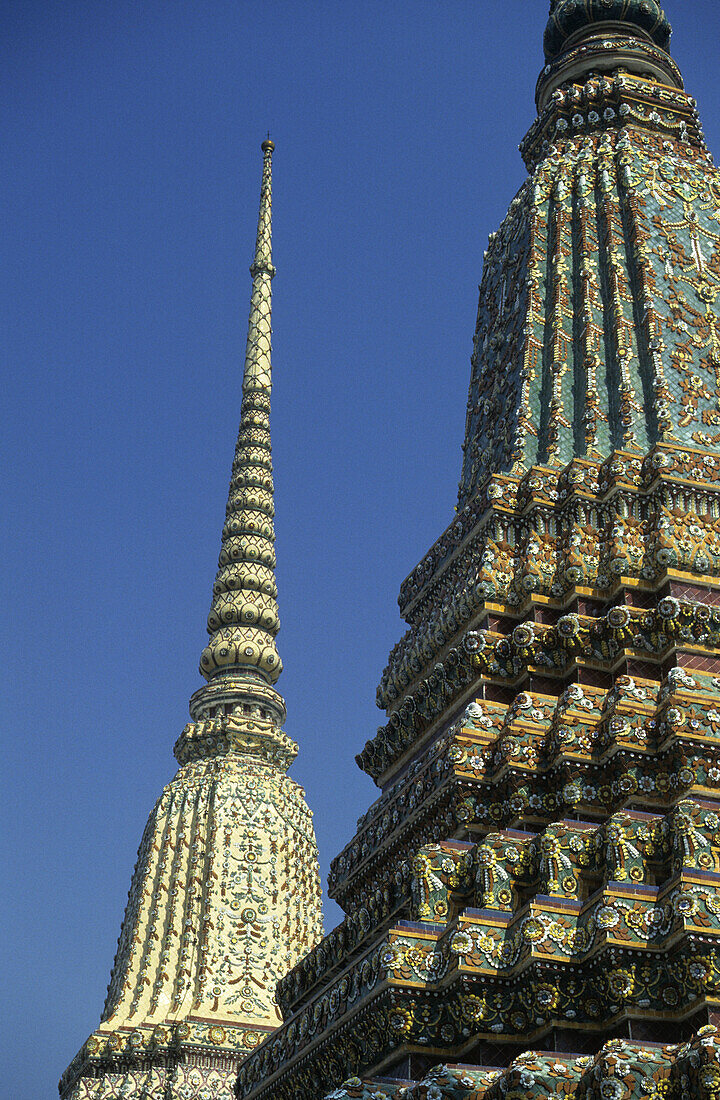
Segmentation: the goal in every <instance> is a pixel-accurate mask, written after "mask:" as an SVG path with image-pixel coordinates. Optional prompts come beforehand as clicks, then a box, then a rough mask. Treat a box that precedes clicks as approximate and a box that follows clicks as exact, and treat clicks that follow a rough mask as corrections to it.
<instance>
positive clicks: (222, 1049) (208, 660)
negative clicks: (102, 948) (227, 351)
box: [60, 140, 322, 1100]
mask: <svg viewBox="0 0 720 1100" xmlns="http://www.w3.org/2000/svg"><path fill="white" fill-rule="evenodd" d="M262 148H263V155H264V163H263V175H262V190H261V198H260V217H259V222H258V234H257V246H256V249H255V259H254V261H253V264H252V267H251V268H250V272H251V275H252V280H253V283H252V298H251V304H250V322H249V326H248V339H247V351H246V356H245V371H244V377H243V385H242V409H241V420H240V432H239V435H238V441H237V447H236V449H235V459H234V462H233V466H232V475H231V480H230V492H229V498H228V504H227V510H226V518H225V525H224V527H223V531H222V544H221V549H220V562H219V568H218V573H217V577H216V579H215V585H214V588H213V600H212V607H211V610H210V615H209V618H208V633H209V634H210V640H209V643H208V645H207V647H206V648H205V649H204V650H203V652H202V656H201V658H200V671H201V673H202V674H203V676H204V677H205V678H206V680H207V683H206V684H205V685H204V686H203V687H201V688H200V689H199V691H196V692H195V694H194V695H193V696H192V698H191V700H190V715H191V718H192V721H191V722H190V723H189V724H188V725H187V726H186V727H185V729H184V730H183V731H182V734H181V736H180V738H179V740H178V741H177V744H176V745H175V756H176V757H177V760H178V763H179V765H180V770H179V771H178V773H177V775H176V776H175V778H174V779H173V780H172V782H171V783H169V784H168V786H167V787H166V788H165V790H164V791H163V793H162V795H161V796H160V799H159V800H158V802H157V804H156V806H155V808H154V809H153V811H152V813H151V815H150V820H149V821H148V823H147V826H146V829H145V833H144V835H143V838H142V842H141V844H140V850H139V853H138V860H137V865H136V867H135V873H134V875H133V879H132V885H131V887H130V895H129V898H128V904H127V909H126V911H125V919H124V921H123V925H122V931H121V933H120V939H119V941H118V949H117V955H116V957H115V965H114V967H113V971H112V976H111V979H110V985H109V987H108V995H107V1000H106V1002H105V1010H104V1012H103V1016H102V1021H101V1023H100V1026H99V1027H98V1028H97V1030H96V1031H95V1032H94V1033H93V1034H92V1035H91V1036H90V1038H89V1039H88V1040H87V1042H86V1043H85V1044H84V1046H83V1047H82V1049H81V1050H80V1052H79V1054H78V1055H77V1057H76V1058H75V1059H74V1061H73V1062H72V1063H71V1065H70V1066H69V1068H68V1069H67V1070H66V1072H65V1074H64V1075H63V1078H62V1080H61V1082H60V1095H61V1097H62V1100H110V1097H123V1098H133V1100H194V1098H197V1100H200V1098H202V1100H229V1098H230V1097H232V1095H233V1094H232V1087H233V1084H234V1081H235V1077H236V1073H237V1066H238V1064H239V1062H240V1061H241V1060H242V1058H243V1057H244V1056H245V1055H246V1054H247V1053H248V1052H249V1051H250V1050H252V1049H253V1048H254V1047H255V1046H257V1044H258V1043H260V1042H261V1041H262V1040H263V1038H265V1036H266V1035H267V1034H268V1032H271V1031H272V1030H273V1029H274V1028H276V1027H277V1026H278V1023H279V1022H280V1015H279V1012H278V1007H277V1002H276V997H275V990H276V986H277V983H278V980H279V979H280V978H281V977H282V976H283V975H284V974H285V973H286V972H287V971H288V970H290V968H291V967H292V966H293V965H294V964H295V963H296V962H297V961H298V959H300V958H301V957H302V956H303V955H304V954H305V953H306V952H307V951H308V950H309V949H310V948H311V947H313V945H314V944H315V943H316V942H317V940H318V939H319V937H320V935H321V933H322V925H321V899H320V880H319V873H318V863H317V845H316V843H315V835H314V832H313V826H312V818H311V814H310V811H309V810H308V808H307V806H306V804H305V799H304V795H303V791H302V789H301V788H300V787H299V786H298V785H297V783H295V782H294V781H293V780H292V779H290V778H289V776H288V775H287V774H286V772H287V768H288V766H289V765H290V764H291V763H292V761H293V759H294V758H295V755H296V753H297V745H296V744H295V743H294V742H293V741H292V740H291V739H290V738H289V737H288V736H287V734H285V733H284V732H283V730H282V725H283V722H284V720H285V704H284V701H283V699H282V696H281V695H280V694H279V693H278V691H277V688H276V686H275V685H276V682H277V679H278V677H279V675H280V671H281V667H282V665H281V661H280V658H279V656H278V652H277V649H276V646H275V636H276V634H277V632H278V630H279V628H280V621H279V618H278V607H277V603H276V597H277V589H276V585H275V548H274V543H275V534H274V530H273V514H274V508H273V479H272V462H271V450H270V427H269V416H270V391H271V364H270V342H271V327H270V307H271V281H272V278H273V275H274V274H275V269H274V267H273V264H272V251H271V203H272V198H271V190H272V188H271V160H272V152H273V143H272V142H271V141H269V140H268V141H265V142H263V146H262Z"/></svg>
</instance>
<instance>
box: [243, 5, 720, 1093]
mask: <svg viewBox="0 0 720 1100" xmlns="http://www.w3.org/2000/svg"><path fill="white" fill-rule="evenodd" d="M669 37H670V27H669V24H668V22H667V19H666V18H665V16H664V13H663V12H662V10H661V9H660V7H659V5H658V4H657V3H656V2H655V0H554V2H553V4H552V7H551V13H550V24H549V27H548V32H547V35H546V51H547V55H546V66H545V68H544V70H543V72H542V73H541V75H540V79H539V81H538V86H537V107H538V115H537V118H536V120H535V122H534V123H533V125H532V126H531V128H530V130H529V132H528V134H527V136H526V137H525V139H524V141H523V143H522V145H521V152H522V155H523V157H524V159H525V163H526V165H527V167H528V172H529V178H528V180H527V181H526V183H525V184H524V185H523V187H521V189H520V191H519V192H518V194H517V196H516V198H515V199H514V200H513V202H512V203H511V205H510V209H509V211H508V215H507V217H506V219H505V221H504V222H503V224H502V226H501V228H500V230H499V231H498V232H497V233H496V234H493V236H492V237H491V238H490V244H489V248H488V251H487V253H486V256H485V263H484V270H483V276H482V282H481V286H480V295H479V306H478V315H477V325H476V330H475V340H474V349H473V356H472V369H471V382H470V391H469V400H468V408H467V421H466V433H465V444H464V461H463V469H462V478H461V482H460V487H459V489H460V491H459V499H458V505H457V509H456V514H455V516H454V518H453V519H452V521H451V523H450V524H449V526H448V528H447V530H446V531H445V532H444V534H443V535H442V536H441V537H440V539H439V540H438V541H437V542H436V544H435V545H434V546H433V547H432V549H431V550H430V552H429V553H428V554H427V555H426V556H425V558H424V559H423V561H422V562H421V563H420V564H419V566H418V567H417V568H416V569H415V570H413V572H412V573H411V575H410V577H408V579H407V580H406V581H405V582H404V584H403V586H402V589H401V593H400V600H399V603H400V608H401V612H402V615H403V617H404V618H405V620H406V621H407V623H408V627H409V629H408V632H407V633H406V635H405V636H404V637H403V638H402V639H401V641H400V642H399V643H398V645H397V646H396V647H395V649H394V650H393V652H392V653H391V655H390V661H389V664H388V667H387V668H386V670H385V672H384V674H383V677H382V681H381V684H380V687H379V690H378V697H377V701H378V704H379V706H380V707H381V708H382V709H384V710H385V711H386V712H387V721H386V723H385V724H384V725H383V726H381V727H380V729H378V731H377V733H376V735H375V736H374V737H372V738H371V739H370V740H369V741H368V742H367V744H366V745H365V747H364V749H363V750H362V752H361V753H360V754H359V756H358V757H357V760H358V763H359V764H360V766H361V768H363V770H364V771H365V772H367V773H368V774H369V775H370V776H371V777H372V778H373V779H374V780H375V782H376V783H377V784H378V786H379V787H380V788H381V793H380V795H379V797H378V799H377V801H376V802H375V803H374V805H373V806H371V807H370V809H369V810H368V812H367V813H366V814H365V815H363V817H361V818H360V820H359V821H358V824H357V831H356V834H355V836H354V837H353V839H352V840H351V841H350V842H349V843H348V844H347V845H346V846H345V848H344V849H343V851H342V852H341V853H340V855H339V856H338V857H337V858H336V859H335V861H334V862H333V864H332V867H331V872H330V879H329V889H330V895H331V897H333V898H334V899H335V900H336V901H337V902H338V903H339V904H340V905H341V906H342V908H343V909H344V911H345V918H344V920H343V921H342V923H341V924H340V925H339V926H338V927H337V928H336V929H334V931H332V932H331V933H330V934H329V935H327V936H326V937H325V938H324V939H323V940H322V941H321V942H320V943H319V944H318V945H317V946H316V947H315V948H314V949H313V950H312V951H311V952H309V953H308V954H307V955H306V956H305V957H304V958H303V959H302V960H300V961H299V962H298V964H297V965H296V966H295V967H294V968H293V970H292V971H290V973H289V974H288V975H287V976H286V977H285V978H284V979H283V980H282V981H281V983H280V986H279V988H278V999H279V1003H280V1005H281V1008H282V1012H283V1015H284V1017H285V1022H284V1023H283V1025H282V1027H281V1028H280V1029H278V1031H277V1032H275V1033H274V1035H273V1036H272V1037H270V1038H269V1039H268V1040H267V1041H266V1042H264V1043H263V1044H262V1046H261V1047H259V1048H258V1049H257V1050H256V1051H254V1052H253V1053H252V1054H251V1055H250V1056H249V1057H248V1058H247V1060H246V1061H245V1062H244V1063H243V1065H242V1066H241V1068H240V1072H239V1075H238V1088H237V1095H238V1100H322V1098H325V1100H346V1098H356V1100H371V1098H372V1100H388V1098H392V1100H443V1098H445V1097H447V1098H451V1100H481V1098H482V1100H506V1098H510V1097H512V1098H513V1100H540V1098H545V1097H551V1096H553V1097H556V1096H564V1097H568V1098H573V1097H576V1098H577V1100H660V1098H661V1097H667V1098H668V1100H670V1098H671V1097H672V1098H675V1097H677V1100H689V1098H690V1097H695V1096H697V1097H707V1100H711V1098H712V1100H716V1098H717V1097H718V1096H719V1095H720V1062H719V1058H718V1052H719V1050H720V1043H719V1041H718V1025H719V1024H720V347H719V345H718V338H719V336H720V331H719V330H718V325H719V323H720V320H719V318H720V175H719V174H718V172H717V170H716V169H715V167H714V165H713V162H712V159H711V157H710V155H709V153H708V151H707V149H706V147H705V144H704V139H703V134H702V129H701V126H700V120H699V117H698V112H697V108H696V104H695V102H694V100H693V99H691V97H690V96H689V95H688V94H687V93H686V92H685V91H684V88H683V81H682V77H681V75H680V72H679V70H678V68H677V66H676V65H675V62H674V61H673V59H672V58H671V56H670V54H669V53H668V52H667V50H668V45H669ZM528 1048H532V1049H528ZM343 1082H344V1083H343Z"/></svg>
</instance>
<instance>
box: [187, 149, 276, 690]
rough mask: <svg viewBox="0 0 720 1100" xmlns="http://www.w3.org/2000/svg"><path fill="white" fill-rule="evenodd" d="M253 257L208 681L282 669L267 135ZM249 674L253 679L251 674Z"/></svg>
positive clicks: (205, 670) (205, 667) (272, 674)
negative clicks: (226, 675) (272, 420)
mask: <svg viewBox="0 0 720 1100" xmlns="http://www.w3.org/2000/svg"><path fill="white" fill-rule="evenodd" d="M262 148H263V156H264V162H263V177H262V189H261V194H260V215H259V218H258V232H257V244H256V246H255V259H254V260H253V263H252V265H251V267H250V274H251V275H252V278H253V285H252V296H251V299H250V320H249V324H248V337H247V350H246V352H245V373H244V378H243V401H242V410H241V420H240V432H239V434H238V441H237V447H236V449H235V460H234V462H233V468H232V477H231V480H230V493H229V496H228V504H227V518H226V520H225V526H224V527H223V532H222V549H221V551H220V563H219V568H218V573H217V577H216V578H215V587H214V590H213V603H212V609H211V611H210V615H209V617H208V632H209V634H210V636H211V637H210V642H209V644H208V645H207V646H206V648H205V649H204V650H203V652H202V656H201V658H200V671H201V673H202V674H203V676H205V678H206V679H210V678H211V677H213V676H216V675H217V674H218V673H219V672H220V673H222V672H225V670H227V669H230V668H233V669H235V670H237V669H238V668H242V669H246V670H252V671H253V672H254V671H255V670H257V671H259V672H260V673H261V674H262V675H263V677H264V678H265V679H266V680H268V681H270V682H271V683H274V682H275V681H276V680H277V678H278V676H279V675H280V671H281V669H282V663H281V661H280V658H279V656H278V652H277V649H276V648H275V635H276V634H277V632H278V630H279V628H280V620H279V618H278V608H277V603H276V596H277V588H276V585H275V572H274V570H275V545H274V544H275V531H274V528H273V516H274V514H275V508H274V504H273V480H272V458H271V447H270V392H271V388H272V364H271V358H270V349H271V335H272V329H271V310H272V278H273V276H274V274H275V268H274V267H273V264H272V154H273V149H274V148H275V147H274V145H273V143H272V141H270V140H267V141H264V142H263V145H262ZM253 678H254V677H253Z"/></svg>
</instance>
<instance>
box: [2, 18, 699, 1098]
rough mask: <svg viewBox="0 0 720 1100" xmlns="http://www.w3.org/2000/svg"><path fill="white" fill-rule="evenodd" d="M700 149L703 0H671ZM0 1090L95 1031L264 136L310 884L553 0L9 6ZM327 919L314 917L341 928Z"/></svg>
mask: <svg viewBox="0 0 720 1100" xmlns="http://www.w3.org/2000/svg"><path fill="white" fill-rule="evenodd" d="M666 8H667V12H668V15H669V16H670V18H671V19H672V21H673V23H674V26H675V38H674V44H673V52H674V54H675V57H676V59H677V60H678V62H679V63H680V65H681V67H682V68H683V71H684V73H685V77H686V81H687V84H688V87H689V89H690V90H691V92H692V93H693V94H694V95H696V96H697V99H698V101H699V104H700V109H701V113H702V117H703V119H704V122H705V127H706V132H707V136H708V141H709V144H710V147H711V148H712V149H714V150H715V151H716V152H718V153H720V85H719V84H718V80H717V43H718V32H719V31H720V13H719V12H718V6H717V0H695V2H692V3H691V2H689V0H667V4H666ZM0 10H1V13H2V20H1V25H0V52H1V54H2V57H1V58H0V73H2V81H3V84H4V87H3V94H2V106H1V107H0V112H1V113H2V131H1V132H2V139H3V140H2V160H3V168H2V171H1V172H0V217H1V218H2V238H3V244H4V262H3V264H2V267H1V268H0V284H1V285H0V311H1V316H0V320H1V322H2V334H3V343H4V351H5V372H4V373H5V386H4V394H5V397H4V402H3V404H4V410H5V415H4V417H3V431H2V433H1V434H0V448H1V449H2V451H3V459H4V469H5V478H4V486H3V495H4V498H5V499H4V507H3V517H4V521H3V524H2V528H1V531H0V538H1V539H2V560H3V565H4V568H3V578H2V587H3V592H2V601H1V603H0V606H1V607H2V615H3V617H4V619H6V622H5V624H4V625H5V631H4V633H5V638H6V643H5V652H6V658H5V662H4V672H5V680H6V683H5V686H4V691H3V698H4V701H5V706H4V714H3V719H4V721H3V726H4V731H3V732H4V761H3V762H4V765H5V766H4V768H3V773H4V774H3V779H2V782H3V786H4V790H3V794H2V813H3V817H4V819H5V820H4V823H3V836H4V837H5V843H4V845H3V855H4V857H5V862H6V870H5V872H4V878H3V883H4V886H5V887H6V890H5V897H4V899H3V902H2V907H3V917H4V922H3V923H4V926H5V927H4V932H3V935H2V937H0V943H1V944H2V950H3V952H4V954H5V958H4V961H3V963H2V971H1V972H2V975H3V982H2V984H3V999H4V1000H6V1007H5V1008H4V1010H3V1021H4V1023H3V1037H4V1039H5V1040H6V1042H7V1044H8V1049H7V1050H6V1051H4V1052H3V1059H2V1060H3V1064H4V1069H3V1078H2V1086H1V1088H2V1091H3V1094H4V1095H5V1096H7V1097H8V1098H9V1100H41V1098H43V1097H50V1098H51V1097H53V1096H55V1095H56V1091H55V1090H56V1081H57V1078H58V1076H59V1074H60V1073H61V1071H62V1070H63V1069H64V1067H65V1065H66V1064H67V1062H68V1061H69V1060H70V1058H71V1057H72V1056H73V1055H74V1053H75V1052H76V1050H77V1049H78V1048H79V1046H80V1045H81V1043H82V1042H83V1041H84V1039H85V1038H86V1036H87V1034H88V1033H89V1032H90V1030H91V1029H92V1028H93V1027H94V1026H95V1025H96V1023H97V1021H98V1019H99V1013H100V1010H101V1007H102V1003H103V998H104V991H105V986H106V984H107V981H108V978H109V973H110V966H111V963H112V958H113V954H114V949H115V941H116V937H117V935H118V932H119V928H120V921H121V917H122V913H123V909H124V905H125V899H126V895H127V889H128V886H129V883H130V875H131V871H132V867H133V863H134V859H135V853H136V850H137V845H138V843H139V840H140V836H141V834H142V830H143V827H144V824H145V820H146V818H147V815H148V813H149V811H150V808H151V806H152V804H153V802H154V800H155V799H156V797H157V796H158V794H159V793H160V790H161V788H162V786H163V784H164V783H165V782H167V780H168V779H170V778H171V776H172V774H173V773H174V761H173V757H172V745H173V743H174V741H175V739H176V737H177V736H178V734H179V732H180V730H181V729H182V727H183V725H184V724H185V721H186V718H187V699H188V697H189V695H190V694H191V693H192V691H193V690H194V689H195V688H196V687H197V686H198V685H199V682H200V680H199V677H198V674H197V671H196V669H197V660H198V657H199V654H200V650H201V648H202V646H203V644H204V639H205V632H204V622H205V616H206V614H207V611H208V608H209V600H210V590H211V584H212V579H213V576H214V572H215V566H216V560H217V551H218V547H219V537H220V528H221V524H222V517H223V511H224V505H225V498H226V491H227V481H228V475H229V469H230V462H231V458H232V451H233V446H234V440H235V435H236V431H237V420H238V415H239V408H240V372H241V369H242V359H243V352H244V344H245V329H246V319H247V308H248V300H249V291H250V277H249V274H248V265H249V263H250V260H251V257H252V249H253V244H254V232H255V221H256V216H257V202H258V194H259V182H260V167H261V154H260V149H259V145H260V141H261V140H262V138H263V137H264V135H265V132H266V130H268V129H269V130H270V131H271V134H272V136H273V138H274V140H275V142H276V153H275V158H274V176H275V185H274V197H275V204H274V205H275V232H274V237H275V262H276V265H277V269H278V276H277V279H276V280H275V283H274V330H275V339H274V364H275V372H274V409H273V437H274V450H275V472H276V485H277V513H278V517H277V533H278V559H279V567H278V575H279V585H280V610H281V616H282V620H283V629H282V632H281V634H280V638H279V645H280V649H281V653H282V656H283V660H284V662H285V669H286V671H285V673H284V674H283V677H282V679H281V681H280V687H281V689H282V691H283V693H284V694H285V696H286V699H287V703H288V713H289V718H288V724H287V730H288V732H289V733H290V734H291V735H292V736H293V737H295V738H296V739H297V740H298V741H299V742H300V746H301V754H300V757H299V760H298V763H297V765H296V766H295V768H294V772H293V774H294V775H295V777H296V778H297V779H298V780H299V781H300V782H301V783H303V784H304V786H305V788H306V791H307V798H308V802H309V804H310V806H311V807H312V809H313V810H314V812H315V821H316V827H317V834H318V840H319V843H320V851H321V857H322V867H323V877H325V875H326V873H327V869H328V865H329V862H330V859H331V858H332V856H333V855H334V854H336V852H337V851H338V850H339V848H340V847H341V846H342V845H343V844H344V843H345V842H346V841H347V840H348V839H349V838H350V837H351V835H352V833H353V829H354V825H355V820H356V818H357V816H358V815H359V814H360V813H361V812H362V811H363V810H364V809H365V808H366V806H367V805H368V804H369V802H370V801H371V800H372V798H373V797H374V788H373V785H372V784H371V782H370V780H369V779H367V777H364V776H363V775H362V773H360V772H359V771H358V769H357V767H356V765H355V763H354V755H355V753H356V752H357V751H358V750H359V749H360V748H361V747H362V745H363V744H364V742H365V740H366V739H367V738H368V737H369V736H371V735H372V734H373V733H374V731H375V729H376V727H377V725H378V723H379V721H380V720H381V715H380V712H379V711H377V709H376V707H375V704H374V697H375V687H376V684H377V682H378V679H379V676H380V673H381V671H382V668H383V666H384V664H385V661H386V657H387V654H388V652H389V650H390V648H391V647H392V646H393V645H394V643H395V642H396V641H397V640H398V638H399V637H400V634H401V633H402V625H401V622H400V619H399V615H398V612H397V606H396V597H397V592H398V589H399V585H400V582H401V581H402V579H403V578H404V577H405V575H406V574H407V573H408V571H409V570H410V569H411V568H412V567H413V566H414V565H415V564H416V562H417V561H418V560H419V559H420V557H421V556H422V555H423V553H424V552H425V550H426V549H427V548H428V547H429V545H430V544H431V543H432V542H433V541H434V539H435V538H436V537H437V536H438V535H439V534H440V532H441V531H442V530H443V528H444V527H445V525H446V524H447V522H448V521H449V520H450V518H451V516H452V509H453V505H454V502H455V496H456V485H457V479H458V476H459V472H460V459H461V453H460V445H461V442H462V433H463V424H464V410H465V399H466V393H467V382H468V377H469V356H470V350H471V339H472V332H473V326H474V319H475V310H476V304H477V303H476V296H477V289H476V288H477V284H478V282H479V280H480V275H481V268H482V257H483V250H484V248H485V246H486V242H487V235H488V233H489V232H490V231H492V230H493V229H495V228H496V227H497V225H498V223H499V221H500V219H501V218H502V216H503V213H504V211H505V209H506V208H507V205H508V203H509V201H510V199H511V198H512V195H513V193H514V192H515V190H516V189H517V187H518V186H519V185H520V183H521V182H522V179H523V175H524V169H523V166H522V163H521V160H520V157H519V155H518V153H517V144H518V142H519V140H520V139H521V138H522V136H523V134H524V132H525V130H526V128H527V127H528V126H529V125H530V123H531V121H532V119H533V117H534V107H533V91H534V85H535V79H536V76H537V74H538V72H539V69H540V67H541V62H542V58H541V39H542V29H543V26H544V22H545V17H546V14H547V0H442V2H441V0H413V2H410V0H396V2H395V3H387V0H383V2H379V0H362V2H358V3H348V2H347V0H342V2H340V3H338V2H337V0H332V2H326V3H320V2H318V3H315V2H302V0H265V2H264V3H263V4H250V3H248V2H247V0H212V2H211V3H210V2H207V0H172V2H169V0H142V2H140V0H122V2H120V0H95V2H88V0H72V2H71V3H66V2H64V0H35V2H33V0H26V2H13V0H5V3H4V4H3V5H2V7H1V9H0ZM337 920H338V911H337V910H336V909H335V908H334V907H333V906H331V905H328V906H327V908H326V923H327V925H328V927H332V926H333V925H334V924H335V923H337Z"/></svg>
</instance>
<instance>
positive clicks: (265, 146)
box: [260, 130, 275, 153]
mask: <svg viewBox="0 0 720 1100" xmlns="http://www.w3.org/2000/svg"><path fill="white" fill-rule="evenodd" d="M260 148H261V149H262V151H263V153H267V152H268V151H269V152H271V153H272V151H273V149H274V148H275V142H274V141H273V140H272V139H271V137H270V131H269V130H268V132H267V137H266V138H265V141H264V142H263V143H262V145H261V146H260Z"/></svg>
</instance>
